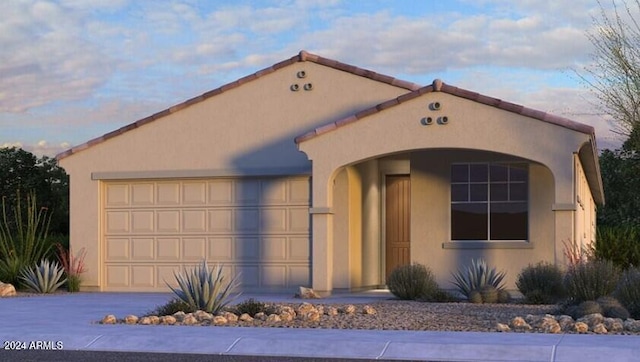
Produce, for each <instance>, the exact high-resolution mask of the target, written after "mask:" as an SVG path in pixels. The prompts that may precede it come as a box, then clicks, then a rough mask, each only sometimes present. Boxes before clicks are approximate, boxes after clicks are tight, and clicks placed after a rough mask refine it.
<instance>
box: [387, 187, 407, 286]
mask: <svg viewBox="0 0 640 362" xmlns="http://www.w3.org/2000/svg"><path fill="white" fill-rule="evenodd" d="M385 215H386V216H385V218H386V220H385V250H386V254H385V255H386V263H385V264H386V268H385V270H386V274H385V275H386V276H389V275H390V274H391V271H393V269H395V268H396V267H398V266H401V265H407V264H411V239H410V238H411V229H410V228H411V226H410V225H411V181H410V179H409V175H397V176H396V175H393V176H387V177H386V197H385Z"/></svg>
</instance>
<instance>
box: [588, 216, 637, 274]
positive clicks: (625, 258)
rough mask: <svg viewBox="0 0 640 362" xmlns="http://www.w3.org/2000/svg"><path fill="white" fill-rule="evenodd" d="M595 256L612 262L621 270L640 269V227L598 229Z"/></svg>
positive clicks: (601, 227) (622, 226)
mask: <svg viewBox="0 0 640 362" xmlns="http://www.w3.org/2000/svg"><path fill="white" fill-rule="evenodd" d="M595 256H596V258H599V259H606V260H610V261H611V262H613V264H615V265H616V266H618V267H619V268H620V269H626V268H629V267H630V266H636V267H640V226H638V225H619V226H600V227H598V231H597V236H596V243H595Z"/></svg>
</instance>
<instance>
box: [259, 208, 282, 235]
mask: <svg viewBox="0 0 640 362" xmlns="http://www.w3.org/2000/svg"><path fill="white" fill-rule="evenodd" d="M286 230H287V209H285V208H278V209H268V208H264V209H262V210H261V211H260V231H262V232H266V233H270V232H271V233H274V232H283V231H286Z"/></svg>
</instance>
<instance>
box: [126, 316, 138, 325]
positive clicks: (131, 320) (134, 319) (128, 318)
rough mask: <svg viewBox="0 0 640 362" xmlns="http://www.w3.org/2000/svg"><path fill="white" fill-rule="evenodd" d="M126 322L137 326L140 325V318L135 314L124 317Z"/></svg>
mask: <svg viewBox="0 0 640 362" xmlns="http://www.w3.org/2000/svg"><path fill="white" fill-rule="evenodd" d="M124 322H125V323H126V324H137V323H138V316H135V315H133V314H129V315H128V316H126V317H124Z"/></svg>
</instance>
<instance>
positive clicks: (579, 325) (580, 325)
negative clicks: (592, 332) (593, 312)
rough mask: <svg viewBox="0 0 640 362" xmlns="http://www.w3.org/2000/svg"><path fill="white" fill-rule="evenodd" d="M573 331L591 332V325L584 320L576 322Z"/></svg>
mask: <svg viewBox="0 0 640 362" xmlns="http://www.w3.org/2000/svg"><path fill="white" fill-rule="evenodd" d="M573 331H574V332H577V333H587V332H589V325H588V324H587V323H584V322H576V323H575V324H574V325H573Z"/></svg>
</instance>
